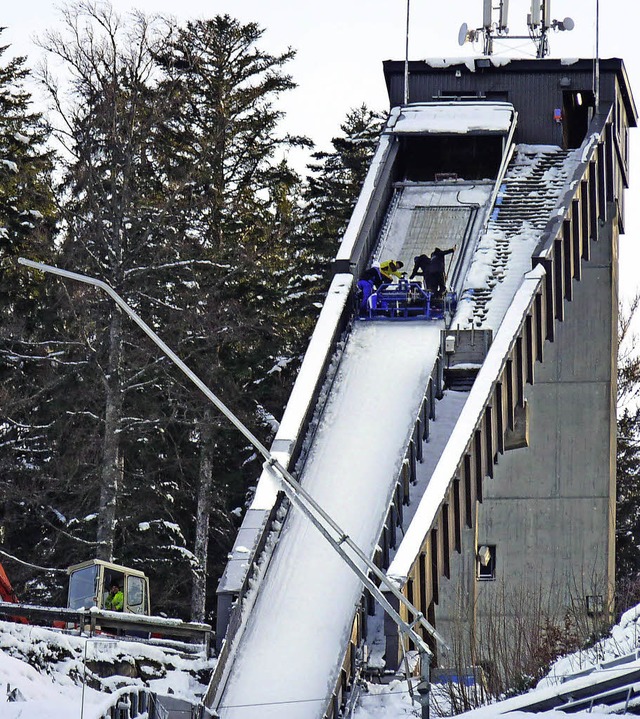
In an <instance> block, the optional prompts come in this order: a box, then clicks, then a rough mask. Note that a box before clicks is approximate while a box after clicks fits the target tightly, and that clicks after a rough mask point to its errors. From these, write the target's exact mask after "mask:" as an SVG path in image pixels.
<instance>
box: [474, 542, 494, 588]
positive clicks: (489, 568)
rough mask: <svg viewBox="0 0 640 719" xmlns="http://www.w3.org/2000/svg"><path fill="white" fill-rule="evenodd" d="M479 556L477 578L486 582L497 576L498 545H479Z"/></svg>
mask: <svg viewBox="0 0 640 719" xmlns="http://www.w3.org/2000/svg"><path fill="white" fill-rule="evenodd" d="M476 557H477V566H478V571H477V578H478V581H481V582H486V581H490V580H492V579H495V578H496V545H495V544H482V545H481V546H479V547H478V553H477V555H476Z"/></svg>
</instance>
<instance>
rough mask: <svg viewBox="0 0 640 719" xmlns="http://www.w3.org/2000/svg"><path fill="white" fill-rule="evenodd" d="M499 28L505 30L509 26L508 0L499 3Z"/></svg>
mask: <svg viewBox="0 0 640 719" xmlns="http://www.w3.org/2000/svg"><path fill="white" fill-rule="evenodd" d="M499 25H500V29H501V30H506V29H507V27H509V0H502V2H501V3H500V22H499Z"/></svg>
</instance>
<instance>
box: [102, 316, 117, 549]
mask: <svg viewBox="0 0 640 719" xmlns="http://www.w3.org/2000/svg"><path fill="white" fill-rule="evenodd" d="M121 369H122V314H121V312H120V310H119V309H116V310H114V312H113V315H112V317H111V327H110V332H109V362H108V370H107V376H106V402H105V418H104V441H103V449H102V471H101V473H100V506H99V508H98V530H97V541H98V550H97V558H98V559H104V560H106V561H113V546H114V539H115V529H116V501H117V497H118V487H119V485H120V480H121V478H122V473H123V459H122V456H121V448H120V432H119V430H120V419H121V417H122V378H121Z"/></svg>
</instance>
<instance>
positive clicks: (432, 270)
mask: <svg viewBox="0 0 640 719" xmlns="http://www.w3.org/2000/svg"><path fill="white" fill-rule="evenodd" d="M455 250H456V246H455V245H454V246H453V247H451V248H450V249H448V250H441V249H440V248H439V247H436V249H435V250H434V251H433V252H432V253H431V259H430V262H429V275H428V279H427V280H426V283H427V290H429V292H433V293H434V294H436V295H442V294H444V293H445V292H446V291H447V285H446V277H445V271H444V258H445V255H452V254H453V253H454V252H455Z"/></svg>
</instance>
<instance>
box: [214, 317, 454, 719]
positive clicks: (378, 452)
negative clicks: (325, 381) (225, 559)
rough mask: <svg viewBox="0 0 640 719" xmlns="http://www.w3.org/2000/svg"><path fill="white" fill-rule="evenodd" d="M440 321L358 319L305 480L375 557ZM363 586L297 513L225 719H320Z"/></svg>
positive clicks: (253, 623)
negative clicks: (272, 718)
mask: <svg viewBox="0 0 640 719" xmlns="http://www.w3.org/2000/svg"><path fill="white" fill-rule="evenodd" d="M440 330H441V326H440V323H420V322H411V323H384V322H380V323H358V324H356V326H355V328H354V331H353V332H352V333H351V335H350V337H349V340H348V342H347V346H346V348H345V351H344V355H343V358H342V361H341V364H340V368H339V370H338V376H337V377H336V380H335V383H334V387H333V391H332V393H331V397H330V399H329V401H328V404H327V407H326V409H325V412H324V414H323V417H322V419H321V422H320V426H319V428H318V431H317V433H316V436H315V439H314V443H313V446H312V448H311V451H310V455H309V458H308V460H307V462H306V467H305V470H304V473H303V475H302V479H301V481H302V484H303V485H304V486H305V488H306V489H307V491H308V492H310V494H311V495H312V496H313V497H314V498H315V499H316V501H318V502H319V503H320V505H321V506H323V507H324V509H325V510H326V511H327V512H328V513H329V514H330V515H331V516H332V517H333V519H334V520H335V521H336V522H337V523H338V524H339V525H341V526H342V528H343V529H344V530H345V531H346V532H347V533H348V534H349V535H350V536H351V537H352V538H353V539H354V541H355V542H356V543H357V544H358V545H359V546H360V547H361V548H362V549H363V550H364V551H365V552H367V553H368V554H369V555H370V556H371V555H372V554H373V551H374V548H375V545H376V542H377V541H378V537H379V535H380V532H381V528H382V525H383V522H384V519H385V516H386V513H387V510H388V506H389V498H390V496H391V494H392V492H393V490H394V486H395V482H396V478H397V475H398V472H399V470H400V467H401V464H402V460H403V453H404V448H405V447H406V445H407V442H408V439H409V436H410V434H411V432H412V430H413V426H414V423H415V419H416V416H417V414H418V410H419V406H420V402H421V401H422V397H423V394H424V390H425V387H426V384H427V381H428V378H429V375H430V373H431V370H432V367H433V364H434V362H435V359H436V354H437V351H438V347H439V340H440ZM361 591H362V588H361V584H360V581H359V579H358V578H357V577H356V576H355V575H354V574H352V572H351V571H350V570H349V568H348V567H346V565H345V564H344V563H343V561H342V560H341V559H340V558H339V557H338V555H337V554H335V552H334V550H333V549H332V548H331V547H330V546H329V545H328V544H327V542H326V540H325V539H324V538H323V537H322V536H321V535H320V534H319V532H318V531H317V530H316V529H315V528H314V527H313V526H312V525H311V524H310V522H309V521H308V520H307V519H306V518H305V517H303V516H301V515H300V514H298V513H296V512H295V511H292V513H291V514H290V517H289V521H287V523H286V526H285V529H284V531H283V534H282V536H281V538H280V541H279V544H278V546H277V548H276V552H275V555H274V558H273V560H272V563H271V566H270V568H269V571H268V573H267V575H266V578H265V581H264V583H263V585H262V587H261V589H260V593H259V596H258V599H257V602H256V605H255V608H254V610H253V613H252V615H251V617H250V619H249V623H248V626H247V629H246V631H245V634H244V637H243V642H242V646H241V648H240V651H239V655H238V657H237V660H236V663H235V665H234V667H233V672H232V674H231V679H230V680H229V684H228V686H227V688H226V691H225V693H224V696H223V699H222V702H221V706H220V707H218V711H219V713H220V716H221V717H224V718H225V719H250V718H254V717H255V718H256V719H257V718H258V717H259V718H260V719H268V717H276V716H277V717H278V718H279V719H287V718H289V717H291V718H294V717H295V719H304V718H305V717H309V718H311V717H318V716H322V713H323V711H324V709H325V708H326V704H327V701H328V698H329V696H330V693H331V690H332V688H333V686H334V679H335V677H336V675H337V671H338V668H339V664H340V663H341V661H342V656H341V651H343V649H342V647H344V646H345V645H346V639H347V636H348V634H349V632H350V631H351V622H352V618H353V613H354V611H355V607H356V605H357V603H358V600H359V598H360V594H361Z"/></svg>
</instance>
